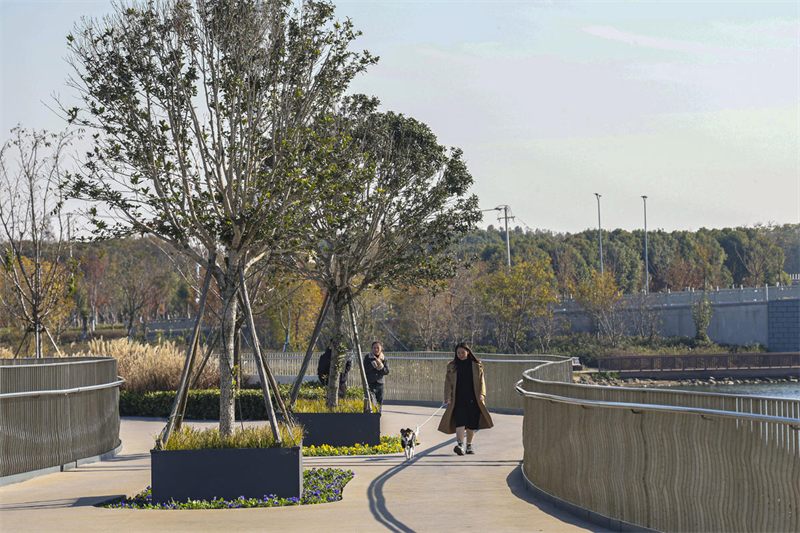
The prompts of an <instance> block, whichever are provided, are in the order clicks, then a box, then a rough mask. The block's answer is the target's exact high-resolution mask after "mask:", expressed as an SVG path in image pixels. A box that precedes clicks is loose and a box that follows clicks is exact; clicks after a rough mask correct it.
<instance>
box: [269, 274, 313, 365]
mask: <svg viewBox="0 0 800 533" xmlns="http://www.w3.org/2000/svg"><path fill="white" fill-rule="evenodd" d="M262 300H263V302H262V305H263V306H264V307H265V314H266V319H267V321H268V322H269V325H270V329H271V330H272V332H273V333H275V334H276V338H277V339H278V340H279V341H280V343H282V344H283V348H284V349H285V350H288V351H291V350H292V348H294V349H297V347H298V346H303V345H305V344H307V343H308V342H309V341H310V339H311V334H312V331H313V329H314V319H315V318H316V311H317V310H318V309H319V308H320V305H321V304H322V292H321V291H320V290H319V287H318V286H317V285H316V284H315V283H313V282H310V281H294V280H282V282H280V283H278V284H277V286H275V287H274V288H273V289H272V290H271V291H269V292H268V293H266V294H265V296H264V297H263V298H262Z"/></svg>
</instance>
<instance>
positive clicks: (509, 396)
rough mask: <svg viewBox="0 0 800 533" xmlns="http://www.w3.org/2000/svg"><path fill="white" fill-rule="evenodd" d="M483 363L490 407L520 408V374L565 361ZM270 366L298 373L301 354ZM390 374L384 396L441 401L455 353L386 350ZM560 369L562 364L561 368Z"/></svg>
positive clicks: (509, 358)
mask: <svg viewBox="0 0 800 533" xmlns="http://www.w3.org/2000/svg"><path fill="white" fill-rule="evenodd" d="M319 355H321V354H319V353H315V354H314V356H313V358H312V360H311V363H310V364H309V365H308V375H311V376H316V373H317V363H318V361H319ZM476 355H477V356H478V358H479V359H480V360H481V361H482V362H483V365H484V371H485V380H486V391H487V394H486V405H487V406H488V407H489V408H490V409H502V410H519V411H520V412H521V410H522V408H523V399H522V398H520V396H519V395H518V394H517V393H516V392H515V390H514V383H515V382H516V381H517V378H518V377H519V375H520V374H521V373H522V372H523V371H524V370H526V369H528V368H530V367H531V366H532V365H534V364H536V363H537V362H541V361H553V360H556V359H557V360H562V359H563V358H562V357H560V356H553V355H516V354H476ZM265 356H266V358H267V360H268V362H269V365H270V369H271V370H272V372H273V373H274V374H276V375H286V376H295V375H297V373H298V372H299V371H300V364H301V362H302V360H303V354H302V353H285V354H277V353H268V354H265ZM386 357H387V360H388V363H389V370H390V374H389V375H388V376H387V377H386V385H385V387H386V389H385V392H384V397H385V398H386V399H387V400H395V401H422V402H441V401H442V400H443V399H444V377H445V368H446V367H447V363H448V362H449V361H451V360H452V359H453V353H452V352H386ZM242 368H243V370H244V371H245V372H247V373H249V374H255V373H256V369H255V362H254V360H252V359H250V358H243V359H242ZM559 368H560V367H559ZM559 372H560V373H559V374H558V376H559V377H561V378H564V379H570V380H571V379H572V360H571V359H569V366H566V365H564V369H563V370H559ZM347 385H348V387H360V386H361V381H360V379H359V377H358V372H357V370H356V368H355V366H354V367H353V370H351V371H350V374H349V376H348V380H347Z"/></svg>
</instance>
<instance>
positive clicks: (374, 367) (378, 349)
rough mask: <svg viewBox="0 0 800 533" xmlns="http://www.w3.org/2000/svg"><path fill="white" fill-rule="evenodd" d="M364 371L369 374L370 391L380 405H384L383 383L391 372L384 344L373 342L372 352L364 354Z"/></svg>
mask: <svg viewBox="0 0 800 533" xmlns="http://www.w3.org/2000/svg"><path fill="white" fill-rule="evenodd" d="M364 372H365V373H366V374H367V384H368V385H369V391H370V392H371V393H372V396H373V397H374V398H375V402H376V403H377V404H378V405H383V384H384V381H385V377H386V376H387V375H388V374H389V364H388V362H387V361H386V356H385V355H384V354H383V344H381V343H380V342H379V341H375V342H373V343H372V352H371V353H368V354H367V355H365V356H364Z"/></svg>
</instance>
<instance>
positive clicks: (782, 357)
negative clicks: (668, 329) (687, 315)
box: [597, 352, 800, 375]
mask: <svg viewBox="0 0 800 533" xmlns="http://www.w3.org/2000/svg"><path fill="white" fill-rule="evenodd" d="M597 364H598V368H599V370H601V371H605V372H630V373H636V372H647V373H652V372H665V373H666V372H686V371H696V370H761V369H767V370H772V369H789V370H791V369H797V371H798V375H800V353H798V352H787V353H741V354H739V353H734V354H703V355H631V356H614V357H600V358H599V359H598V360H597Z"/></svg>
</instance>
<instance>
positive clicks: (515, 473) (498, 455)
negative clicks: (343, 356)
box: [0, 405, 606, 533]
mask: <svg viewBox="0 0 800 533" xmlns="http://www.w3.org/2000/svg"><path fill="white" fill-rule="evenodd" d="M433 411H434V409H432V408H427V407H416V406H414V407H411V406H396V405H395V406H387V407H386V408H384V412H383V416H382V420H381V430H382V432H383V433H384V434H391V433H396V432H398V431H399V429H400V428H401V427H415V426H416V425H417V424H420V423H422V422H423V421H424V420H425V419H426V418H427V417H428V416H429V415H430V414H431V413H432V412H433ZM493 417H494V420H495V427H494V428H493V429H491V430H487V431H481V432H479V433H478V434H477V435H476V438H475V448H476V455H473V456H463V457H460V456H456V455H455V454H454V453H453V444H454V442H453V439H452V437H449V438H448V436H446V435H443V434H442V433H439V432H438V431H436V424H437V420H438V418H436V419H433V420H431V421H430V422H429V423H428V424H427V425H425V426H424V427H423V428H422V431H421V436H420V441H421V444H420V446H419V447H418V448H417V456H416V458H415V459H414V460H412V461H405V457H404V456H403V455H402V454H395V455H384V456H369V457H340V458H336V457H319V458H305V459H304V460H303V463H304V466H305V467H306V468H308V467H322V466H326V467H327V466H335V467H339V468H349V469H352V470H353V471H354V472H355V477H354V478H353V480H352V481H350V483H348V485H347V487H346V488H345V490H344V499H343V500H342V501H340V502H336V503H330V504H320V505H307V506H297V507H283V508H271V509H270V508H267V509H235V510H234V509H230V510H192V511H141V510H119V509H99V508H96V507H94V504H96V503H98V502H101V501H104V500H108V499H111V498H113V497H116V496H119V495H122V494H127V495H131V494H134V493H136V492H139V491H141V490H142V489H144V488H145V487H146V486H147V485H149V484H150V454H149V451H148V450H149V449H150V448H151V447H152V443H153V436H154V435H155V434H156V433H158V431H160V429H161V428H162V427H163V424H164V421H163V420H157V419H133V418H128V419H123V421H122V429H121V435H120V436H121V438H122V442H123V451H122V453H121V454H120V455H119V456H117V457H116V458H114V459H112V460H109V461H104V462H100V463H94V464H90V465H84V466H81V467H80V468H77V469H74V470H70V471H67V472H62V473H56V474H50V475H46V476H41V477H38V478H35V479H31V480H29V481H26V482H23V483H18V484H14V485H9V486H6V487H0V531H2V532H27V531H31V532H50V531H52V532H80V533H93V532H104V531H108V532H114V533H119V532H126V531H147V532H153V531H169V532H183V531H191V532H204V531H209V532H225V533H229V532H230V533H232V532H238V531H248V532H250V531H282V532H291V531H299V532H305V531H309V532H314V533H320V532H328V531H393V532H409V531H418V532H447V531H454V532H455V531H458V532H459V533H461V532H465V531H481V532H487V533H488V532H491V533H494V532H506V531H508V532H513V531H527V532H535V531H546V532H574V531H597V532H600V531H606V530H604V529H602V528H599V527H597V526H595V525H593V524H589V523H585V522H582V521H580V520H578V519H577V518H574V517H572V516H571V515H569V514H567V513H564V512H563V511H561V510H560V509H557V508H555V507H553V506H552V505H549V504H547V503H543V502H540V501H537V500H535V499H534V498H532V497H531V496H530V494H529V493H528V492H526V490H525V487H524V483H523V481H522V478H521V474H520V459H521V457H522V442H521V437H520V436H521V427H522V417H521V416H519V415H499V414H497V415H493Z"/></svg>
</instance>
